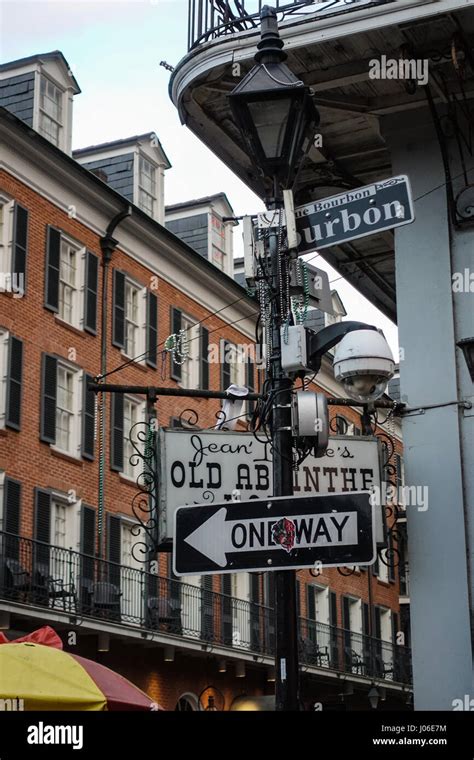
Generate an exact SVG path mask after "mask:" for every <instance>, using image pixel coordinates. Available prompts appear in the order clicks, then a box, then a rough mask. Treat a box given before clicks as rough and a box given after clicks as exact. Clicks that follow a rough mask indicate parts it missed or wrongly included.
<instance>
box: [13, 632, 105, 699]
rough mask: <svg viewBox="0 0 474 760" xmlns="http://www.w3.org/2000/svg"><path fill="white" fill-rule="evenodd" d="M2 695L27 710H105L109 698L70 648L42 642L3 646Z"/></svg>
mask: <svg viewBox="0 0 474 760" xmlns="http://www.w3.org/2000/svg"><path fill="white" fill-rule="evenodd" d="M0 696H1V697H2V698H3V699H23V700H24V709H25V710H58V709H60V710H106V709H107V699H106V697H105V695H104V694H103V693H102V692H101V690H100V689H99V687H98V686H97V685H96V683H95V682H94V681H93V680H92V678H91V676H90V675H89V674H88V673H87V671H86V670H85V669H84V667H83V666H82V665H81V664H80V663H79V662H78V661H77V660H75V659H74V657H71V655H70V654H68V653H67V652H63V651H62V650H61V649H54V648H53V647H49V646H43V645H42V644H33V643H29V642H25V643H18V644H17V643H12V644H9V645H4V646H0Z"/></svg>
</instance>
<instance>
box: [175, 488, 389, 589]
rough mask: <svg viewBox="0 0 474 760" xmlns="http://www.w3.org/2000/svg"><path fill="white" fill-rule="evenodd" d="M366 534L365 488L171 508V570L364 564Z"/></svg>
mask: <svg viewBox="0 0 474 760" xmlns="http://www.w3.org/2000/svg"><path fill="white" fill-rule="evenodd" d="M374 535H375V534H374V507H373V505H372V504H371V499H370V492H368V491H359V492H350V493H342V494H331V495H323V496H318V495H316V496H299V497H294V496H291V497H286V496H283V497H278V498H270V499H265V500H261V501H260V500H256V499H253V500H250V501H234V502H224V503H221V504H212V505H207V504H206V505H197V506H191V507H179V508H178V509H177V510H176V512H175V532H174V536H175V545H174V552H173V562H174V572H175V574H176V575H206V574H216V573H218V574H219V573H235V572H239V571H244V570H247V571H256V570H282V569H285V568H288V569H289V568H295V567H314V566H315V565H316V564H317V563H318V564H319V566H326V567H335V566H337V565H370V564H372V563H373V562H374V561H375V555H376V547H375V538H374Z"/></svg>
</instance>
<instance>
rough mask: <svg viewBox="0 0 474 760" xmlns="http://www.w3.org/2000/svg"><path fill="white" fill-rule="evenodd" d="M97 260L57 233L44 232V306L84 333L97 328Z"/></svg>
mask: <svg viewBox="0 0 474 760" xmlns="http://www.w3.org/2000/svg"><path fill="white" fill-rule="evenodd" d="M98 271H99V259H98V257H97V256H96V255H95V254H94V253H92V252H91V251H87V250H86V248H85V247H84V246H83V245H81V244H80V243H78V242H77V241H75V240H72V239H71V238H68V237H66V236H65V235H64V234H63V233H62V232H61V231H60V230H57V229H55V228H54V227H51V226H50V225H48V226H47V228H46V263H45V300H44V306H45V308H46V309H48V310H49V311H52V312H54V313H55V314H56V315H57V317H58V318H59V319H61V320H62V321H64V322H67V323H68V324H70V325H72V326H73V327H76V328H77V329H78V330H87V331H88V332H90V333H92V334H93V335H95V334H96V327H97V324H96V323H97V291H98Z"/></svg>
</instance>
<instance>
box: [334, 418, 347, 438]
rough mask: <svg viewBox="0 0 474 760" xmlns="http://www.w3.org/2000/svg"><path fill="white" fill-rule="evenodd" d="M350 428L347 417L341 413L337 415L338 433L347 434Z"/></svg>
mask: <svg viewBox="0 0 474 760" xmlns="http://www.w3.org/2000/svg"><path fill="white" fill-rule="evenodd" d="M348 429H349V423H348V422H347V420H346V418H345V417H341V416H340V415H337V416H336V433H337V435H347V434H348Z"/></svg>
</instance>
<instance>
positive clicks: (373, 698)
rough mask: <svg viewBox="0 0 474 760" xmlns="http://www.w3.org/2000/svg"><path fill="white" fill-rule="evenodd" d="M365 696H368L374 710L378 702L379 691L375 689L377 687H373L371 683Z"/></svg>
mask: <svg viewBox="0 0 474 760" xmlns="http://www.w3.org/2000/svg"><path fill="white" fill-rule="evenodd" d="M367 696H368V698H369V702H370V706H371V708H372V709H373V710H376V709H377V707H378V704H379V697H380V694H379V692H378V691H377V689H376V688H375V686H374V685H372V688H371V689H370V691H369V693H368V695H367Z"/></svg>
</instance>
